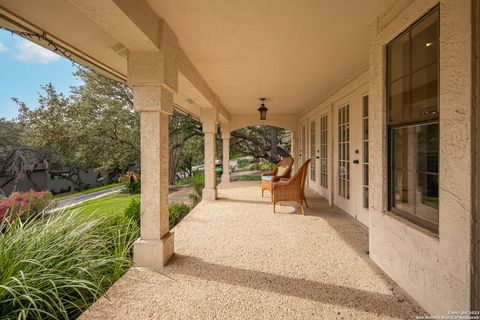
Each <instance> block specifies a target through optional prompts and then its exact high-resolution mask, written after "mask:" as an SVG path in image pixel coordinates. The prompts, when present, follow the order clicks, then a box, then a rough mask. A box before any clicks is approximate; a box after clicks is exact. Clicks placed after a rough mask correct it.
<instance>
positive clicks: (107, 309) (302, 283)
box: [80, 181, 425, 320]
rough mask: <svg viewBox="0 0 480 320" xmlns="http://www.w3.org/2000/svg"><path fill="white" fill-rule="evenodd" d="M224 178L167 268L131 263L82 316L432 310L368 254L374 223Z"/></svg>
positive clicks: (316, 315) (182, 233) (379, 314)
mask: <svg viewBox="0 0 480 320" xmlns="http://www.w3.org/2000/svg"><path fill="white" fill-rule="evenodd" d="M260 194H261V192H260V187H259V182H248V181H245V182H235V183H229V184H221V185H220V188H219V196H220V198H221V199H220V200H218V201H215V202H202V203H200V204H199V205H198V206H197V207H196V208H195V209H194V210H193V211H192V212H191V213H190V214H189V215H188V216H187V217H186V218H185V219H184V220H183V221H182V222H181V223H180V224H179V225H177V227H175V229H174V232H175V252H176V254H175V256H174V257H173V258H172V260H171V261H170V262H169V264H168V265H167V266H166V267H165V269H164V270H163V271H162V272H163V273H159V272H154V271H151V270H146V269H139V268H137V269H132V270H130V271H129V272H127V273H126V274H125V275H124V276H123V278H122V279H120V280H119V281H118V282H117V283H116V284H115V285H114V286H113V287H112V288H111V289H110V290H109V291H108V299H107V298H101V299H100V300H99V301H98V302H97V303H96V304H94V305H93V307H92V308H91V309H90V310H89V311H87V312H85V313H84V314H83V315H82V316H81V317H80V319H82V320H87V319H95V320H97V319H102V320H103V319H132V320H140V319H414V318H415V315H419V314H425V312H424V311H423V310H422V309H421V308H420V307H418V305H417V304H416V303H415V302H413V301H412V300H411V299H410V298H408V297H407V296H405V294H404V293H403V291H402V290H401V289H399V288H398V286H397V285H396V284H395V283H394V282H393V281H391V280H389V279H388V278H387V277H386V276H385V275H384V274H383V273H382V272H381V271H380V270H379V269H378V268H377V267H376V266H375V265H374V264H373V263H372V262H371V261H370V260H369V258H368V255H366V254H365V250H367V246H368V235H367V230H366V229H365V228H364V227H362V226H359V225H358V224H357V223H356V222H354V221H353V220H352V219H351V218H349V217H348V216H346V215H345V214H343V213H340V212H337V211H336V210H335V209H333V208H331V207H329V206H328V204H327V203H326V201H325V200H323V199H322V198H319V197H313V195H312V194H309V195H307V198H308V200H309V206H310V209H307V210H306V212H305V216H302V215H301V214H300V213H299V210H298V209H295V208H294V207H293V206H289V205H284V206H278V213H277V214H273V213H272V211H271V210H272V208H271V205H270V202H269V201H270V199H269V198H264V199H262V198H261V197H260Z"/></svg>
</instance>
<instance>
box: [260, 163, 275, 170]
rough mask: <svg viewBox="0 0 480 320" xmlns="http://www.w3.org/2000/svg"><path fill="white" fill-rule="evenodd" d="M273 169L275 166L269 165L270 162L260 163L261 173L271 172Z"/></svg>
mask: <svg viewBox="0 0 480 320" xmlns="http://www.w3.org/2000/svg"><path fill="white" fill-rule="evenodd" d="M274 167H275V164H274V163H271V162H262V163H260V170H262V171H266V170H272V169H273V168H274Z"/></svg>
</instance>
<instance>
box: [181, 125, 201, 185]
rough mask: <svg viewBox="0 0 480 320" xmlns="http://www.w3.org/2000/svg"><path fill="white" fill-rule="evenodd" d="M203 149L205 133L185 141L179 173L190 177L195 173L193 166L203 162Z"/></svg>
mask: <svg viewBox="0 0 480 320" xmlns="http://www.w3.org/2000/svg"><path fill="white" fill-rule="evenodd" d="M203 149H204V138H203V135H195V136H193V137H191V138H190V139H189V140H187V141H185V143H184V144H183V146H182V157H181V159H180V162H179V165H178V170H177V173H178V174H180V175H181V176H183V177H190V176H191V175H193V174H194V172H193V166H194V165H196V164H200V163H203V152H204V151H203Z"/></svg>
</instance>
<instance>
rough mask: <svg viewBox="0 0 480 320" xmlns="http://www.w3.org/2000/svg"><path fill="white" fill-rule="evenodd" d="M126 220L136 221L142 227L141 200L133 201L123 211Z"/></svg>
mask: <svg viewBox="0 0 480 320" xmlns="http://www.w3.org/2000/svg"><path fill="white" fill-rule="evenodd" d="M123 215H124V217H125V218H126V219H128V220H132V221H135V222H136V223H137V225H138V226H140V199H135V198H133V199H131V200H130V203H129V204H128V207H126V208H125V210H123Z"/></svg>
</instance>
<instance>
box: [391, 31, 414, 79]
mask: <svg viewBox="0 0 480 320" xmlns="http://www.w3.org/2000/svg"><path fill="white" fill-rule="evenodd" d="M409 36H410V35H409V33H408V32H406V33H405V34H403V35H401V36H400V37H399V38H397V39H395V40H394V41H392V42H391V43H390V45H389V46H388V70H389V79H388V80H389V81H395V80H397V79H398V78H402V77H403V76H405V75H407V74H408V73H409V72H410V63H409V61H410V41H409Z"/></svg>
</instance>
